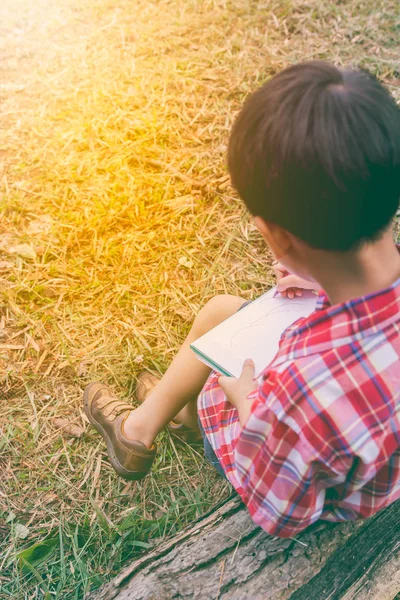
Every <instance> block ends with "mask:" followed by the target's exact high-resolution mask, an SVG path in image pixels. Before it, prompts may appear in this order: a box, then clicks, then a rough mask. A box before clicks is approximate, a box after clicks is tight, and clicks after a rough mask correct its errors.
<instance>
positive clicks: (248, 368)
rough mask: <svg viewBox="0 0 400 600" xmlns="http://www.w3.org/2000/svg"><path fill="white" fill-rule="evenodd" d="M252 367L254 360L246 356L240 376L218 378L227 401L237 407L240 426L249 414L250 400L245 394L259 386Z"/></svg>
mask: <svg viewBox="0 0 400 600" xmlns="http://www.w3.org/2000/svg"><path fill="white" fill-rule="evenodd" d="M254 369H255V366H254V362H253V361H252V360H251V358H247V359H246V360H245V361H244V363H243V369H242V373H241V375H240V377H238V378H237V379H236V378H235V377H225V376H224V375H221V377H220V378H219V379H218V383H219V385H220V386H221V388H222V390H223V392H224V394H225V396H226V398H227V400H228V402H230V403H231V404H232V405H233V406H235V407H236V408H237V410H238V413H239V420H240V423H241V425H242V426H243V425H244V424H245V423H246V421H247V419H248V417H249V415H250V409H251V405H252V401H251V400H249V399H248V398H247V396H248V395H249V394H250V392H253V391H254V390H256V389H257V388H258V387H259V386H258V383H257V380H256V379H254Z"/></svg>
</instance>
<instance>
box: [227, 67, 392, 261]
mask: <svg viewBox="0 0 400 600" xmlns="http://www.w3.org/2000/svg"><path fill="white" fill-rule="evenodd" d="M228 165H229V171H230V174H231V178H232V184H233V185H234V187H235V188H236V189H237V191H238V193H239V194H240V196H241V198H242V199H243V200H244V202H245V204H246V205H247V208H248V209H249V211H250V212H251V213H252V214H253V215H255V216H260V217H263V218H264V219H265V220H266V221H270V222H273V223H276V224H278V225H280V226H282V227H284V228H285V229H287V230H288V231H290V232H291V233H293V234H294V235H296V236H297V237H299V238H300V239H302V240H304V241H305V242H307V243H308V244H310V245H311V246H314V247H316V248H320V249H325V250H339V251H346V250H350V249H353V248H355V247H357V246H358V245H359V244H360V243H361V242H363V241H367V240H373V239H376V238H377V237H379V234H380V233H381V232H382V231H383V230H384V229H386V227H387V226H388V225H389V223H390V221H391V219H392V218H393V216H394V214H395V212H396V210H397V207H398V204H399V198H400V109H399V108H398V107H397V106H396V103H395V101H394V99H393V98H392V96H391V95H390V94H389V92H388V91H387V90H386V89H385V88H384V87H383V85H381V84H380V83H379V81H378V80H377V79H376V78H375V77H374V76H373V75H371V74H370V73H368V72H366V71H363V70H348V69H339V68H336V67H334V66H333V65H330V64H328V63H325V62H322V61H312V62H307V63H301V64H297V65H294V66H291V67H289V68H287V69H285V70H284V71H282V72H281V73H279V74H278V75H276V76H275V77H273V78H272V79H270V80H269V81H267V83H265V84H264V85H263V86H262V87H261V88H260V89H259V90H257V91H256V92H254V93H253V94H251V96H250V97H249V98H248V99H247V100H246V102H245V104H244V106H243V108H242V110H241V111H240V113H239V116H238V117H237V119H236V122H235V124H234V126H233V129H232V133H231V136H230V140H229V149H228Z"/></svg>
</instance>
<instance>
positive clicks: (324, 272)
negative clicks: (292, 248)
mask: <svg viewBox="0 0 400 600" xmlns="http://www.w3.org/2000/svg"><path fill="white" fill-rule="evenodd" d="M312 263H313V266H312V270H311V272H312V275H313V278H314V279H315V280H316V281H318V283H319V284H320V285H321V287H322V288H323V289H324V290H325V292H326V293H327V294H328V297H329V300H330V301H331V303H332V304H340V303H342V302H346V301H348V300H351V299H353V298H360V297H361V296H366V295H367V294H373V293H374V292H379V291H380V290H383V289H385V288H387V287H389V286H390V285H392V284H393V283H394V282H395V281H396V280H397V279H399V278H400V253H399V251H398V249H397V247H396V245H395V243H394V242H393V237H392V232H391V231H388V232H386V233H385V234H384V236H383V237H382V238H381V239H380V240H378V241H376V242H373V243H371V244H365V245H364V246H363V247H362V248H361V249H360V250H358V251H357V252H354V253H349V252H346V253H343V254H341V253H336V252H335V253H333V252H322V253H320V252H319V251H317V253H316V254H315V255H314V259H312Z"/></svg>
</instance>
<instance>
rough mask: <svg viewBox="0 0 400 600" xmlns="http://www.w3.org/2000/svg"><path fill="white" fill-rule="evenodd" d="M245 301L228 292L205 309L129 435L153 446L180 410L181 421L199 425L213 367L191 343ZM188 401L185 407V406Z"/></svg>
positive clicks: (130, 422)
mask: <svg viewBox="0 0 400 600" xmlns="http://www.w3.org/2000/svg"><path fill="white" fill-rule="evenodd" d="M244 302H245V300H243V298H239V297H238V296H231V295H228V294H226V295H221V296H215V297H214V298H212V299H211V300H210V301H209V302H208V303H207V304H206V305H205V306H204V307H203V308H202V309H201V311H200V312H199V314H198V315H197V316H196V318H195V320H194V322H193V326H192V328H191V330H190V333H189V335H188V336H187V338H186V340H185V341H184V343H183V345H182V346H181V348H180V350H179V352H178V353H177V355H176V356H175V358H174V360H173V361H172V363H171V365H170V367H169V368H168V369H167V371H166V372H165V374H164V376H163V377H162V379H161V380H160V382H159V383H158V384H157V386H156V387H155V388H154V389H153V390H152V391H151V393H150V394H149V396H148V397H147V398H146V400H145V401H144V402H143V404H142V405H141V406H139V408H137V409H136V410H134V411H132V412H131V413H130V415H129V416H128V418H127V419H126V421H125V423H124V434H125V436H126V437H128V438H130V439H133V440H138V441H141V442H143V443H144V444H145V445H146V446H148V447H149V448H150V447H151V446H152V444H153V441H154V439H155V437H156V436H157V434H158V433H159V432H160V431H161V430H162V429H163V428H164V427H165V426H166V425H167V423H169V421H171V420H172V419H173V418H174V417H176V416H177V415H178V413H180V414H179V415H178V417H177V418H178V420H180V421H184V422H185V424H186V425H188V426H190V427H195V426H196V421H195V420H194V419H195V415H196V404H195V402H196V399H197V396H198V395H199V393H200V391H201V389H202V387H203V386H204V384H205V382H206V380H207V377H208V376H209V374H210V371H211V369H210V368H209V367H207V366H206V365H205V364H203V363H202V362H200V361H199V360H198V359H197V358H196V356H195V354H194V352H193V351H192V350H191V349H190V344H191V343H192V342H193V341H195V340H196V339H198V338H199V337H200V336H201V335H203V334H204V333H206V332H207V331H209V330H210V329H212V328H213V327H215V326H216V325H218V324H219V323H221V322H222V321H224V320H225V319H227V318H228V317H230V316H231V315H233V314H234V313H235V312H236V311H237V310H238V309H239V308H240V306H241V305H242V304H243V303H244ZM189 403H191V404H189ZM188 404H189V406H188V408H187V409H186V410H185V409H184V407H185V406H186V405H188ZM182 409H184V410H182ZM180 411H182V412H180ZM179 417H180V418H179Z"/></svg>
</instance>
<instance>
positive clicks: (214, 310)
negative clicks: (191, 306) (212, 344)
mask: <svg viewBox="0 0 400 600" xmlns="http://www.w3.org/2000/svg"><path fill="white" fill-rule="evenodd" d="M243 302H245V300H243V298H239V297H238V296H233V295H232V294H218V296H214V297H213V298H211V299H210V300H208V302H206V304H205V305H204V306H203V308H202V309H201V310H200V311H199V313H198V314H197V317H196V319H195V324H196V326H198V327H199V328H200V329H202V330H204V333H205V332H206V331H209V330H210V329H212V328H213V327H215V326H216V325H218V324H219V323H221V322H222V321H225V319H227V318H228V317H230V316H231V315H233V314H234V313H235V312H236V311H237V310H238V309H239V308H240V306H241V305H242V304H243Z"/></svg>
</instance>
